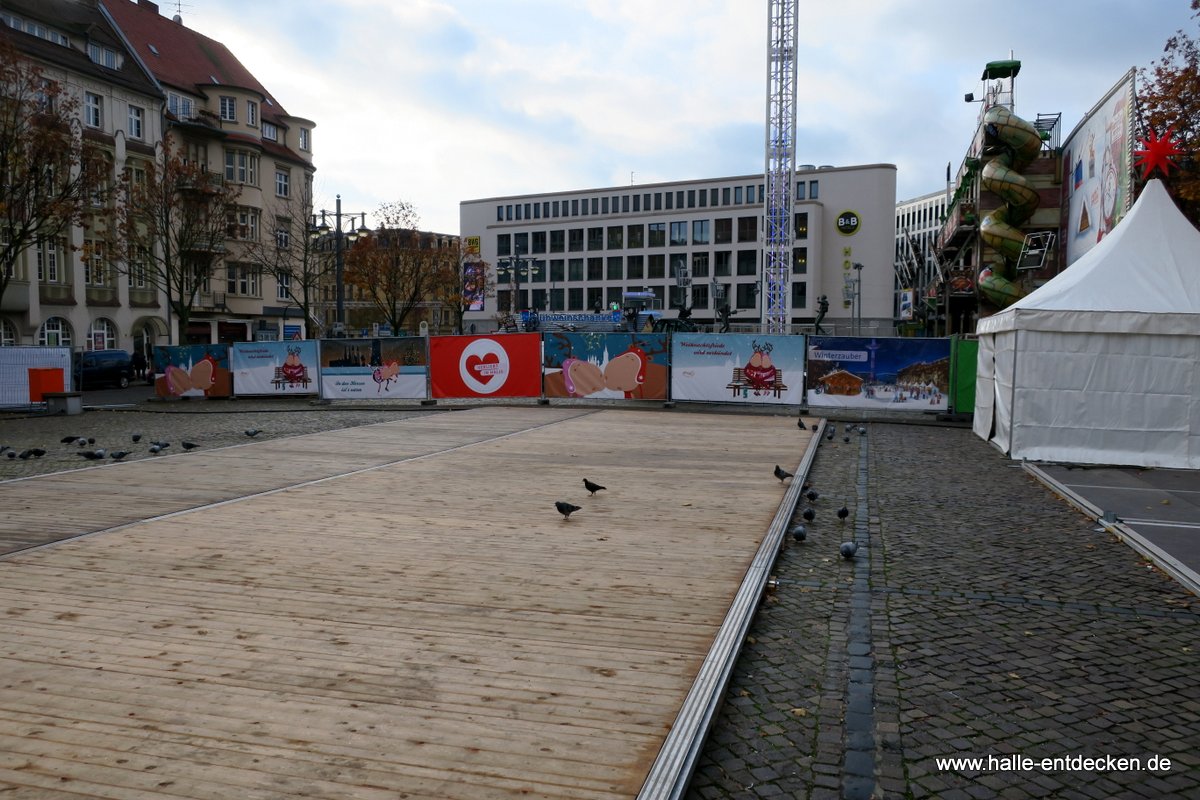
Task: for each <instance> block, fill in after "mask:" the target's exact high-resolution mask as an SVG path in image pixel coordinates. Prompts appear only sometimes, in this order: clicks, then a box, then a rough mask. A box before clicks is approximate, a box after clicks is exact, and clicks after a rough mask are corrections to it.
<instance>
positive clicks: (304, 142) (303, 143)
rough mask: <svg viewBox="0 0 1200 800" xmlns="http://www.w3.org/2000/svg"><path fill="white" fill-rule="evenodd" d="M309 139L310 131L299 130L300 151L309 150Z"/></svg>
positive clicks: (310, 137)
mask: <svg viewBox="0 0 1200 800" xmlns="http://www.w3.org/2000/svg"><path fill="white" fill-rule="evenodd" d="M311 139H312V131H310V130H309V129H308V128H301V129H300V149H301V150H308V149H310V147H311V145H312V142H311Z"/></svg>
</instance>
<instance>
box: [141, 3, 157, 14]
mask: <svg viewBox="0 0 1200 800" xmlns="http://www.w3.org/2000/svg"><path fill="white" fill-rule="evenodd" d="M138 5H139V6H141V7H142V8H144V9H147V10H148V11H153V12H154V13H155V14H157V13H158V3H152V2H150V0H138Z"/></svg>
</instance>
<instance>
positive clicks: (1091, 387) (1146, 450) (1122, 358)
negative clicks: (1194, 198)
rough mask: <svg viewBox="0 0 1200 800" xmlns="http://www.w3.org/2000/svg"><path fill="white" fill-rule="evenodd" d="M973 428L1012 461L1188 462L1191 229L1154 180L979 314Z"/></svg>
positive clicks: (1197, 238)
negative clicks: (1084, 246) (1014, 294)
mask: <svg viewBox="0 0 1200 800" xmlns="http://www.w3.org/2000/svg"><path fill="white" fill-rule="evenodd" d="M974 430H975V433H976V434H977V435H979V436H980V437H982V438H984V439H986V440H989V441H991V442H993V443H994V444H995V445H996V446H997V447H999V448H1000V449H1001V450H1003V451H1004V452H1006V453H1009V454H1011V455H1012V457H1013V458H1021V459H1029V460H1034V461H1062V462H1068V463H1079V464H1127V465H1137V466H1147V467H1178V468H1185V469H1197V468H1200V231H1197V230H1196V229H1195V228H1194V227H1192V225H1191V223H1190V222H1188V221H1187V218H1185V217H1184V216H1183V215H1182V214H1181V213H1180V212H1179V210H1178V209H1177V208H1176V207H1175V203H1174V202H1172V200H1171V198H1170V196H1168V195H1167V191H1166V189H1164V188H1163V186H1162V184H1161V183H1160V182H1159V181H1157V180H1153V181H1150V182H1149V183H1148V184H1147V185H1146V188H1145V189H1144V190H1143V191H1142V195H1141V197H1139V198H1138V201H1137V203H1135V204H1134V206H1133V208H1132V209H1130V211H1129V213H1128V214H1127V215H1126V216H1125V218H1124V219H1123V220H1122V221H1121V222H1120V223H1119V224H1118V225H1117V226H1116V228H1114V229H1113V231H1112V232H1111V233H1110V234H1109V235H1108V236H1107V237H1105V238H1104V239H1103V240H1101V241H1100V242H1099V243H1098V244H1097V245H1096V246H1095V247H1094V248H1092V249H1091V250H1090V251H1088V253H1087V254H1086V255H1084V256H1083V257H1082V258H1080V259H1079V260H1078V261H1076V262H1075V263H1074V264H1072V265H1071V266H1070V267H1068V268H1067V269H1066V270H1064V271H1063V272H1062V273H1060V274H1059V275H1057V276H1055V277H1054V278H1053V279H1052V280H1050V281H1049V282H1047V283H1046V284H1045V285H1044V286H1042V287H1040V288H1039V289H1037V290H1036V291H1033V292H1031V293H1030V294H1029V295H1027V296H1026V297H1024V298H1022V299H1020V300H1018V301H1017V302H1016V303H1014V304H1013V305H1011V306H1009V307H1008V308H1006V309H1004V310H1003V311H1001V312H1000V313H998V314H995V315H993V316H990V317H986V318H985V319H982V320H980V322H979V362H978V372H977V377H976V389H975V421H974Z"/></svg>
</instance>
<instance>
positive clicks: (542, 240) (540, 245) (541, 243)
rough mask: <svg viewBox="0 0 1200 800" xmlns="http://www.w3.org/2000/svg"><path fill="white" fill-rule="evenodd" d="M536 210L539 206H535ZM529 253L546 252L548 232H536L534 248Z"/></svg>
mask: <svg viewBox="0 0 1200 800" xmlns="http://www.w3.org/2000/svg"><path fill="white" fill-rule="evenodd" d="M534 208H537V206H534ZM529 252H531V253H544V252H546V232H545V231H534V232H533V248H532V249H531V250H530V251H529Z"/></svg>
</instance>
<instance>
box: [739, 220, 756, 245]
mask: <svg viewBox="0 0 1200 800" xmlns="http://www.w3.org/2000/svg"><path fill="white" fill-rule="evenodd" d="M737 240H738V241H739V242H757V241H758V217H738V238H737Z"/></svg>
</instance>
